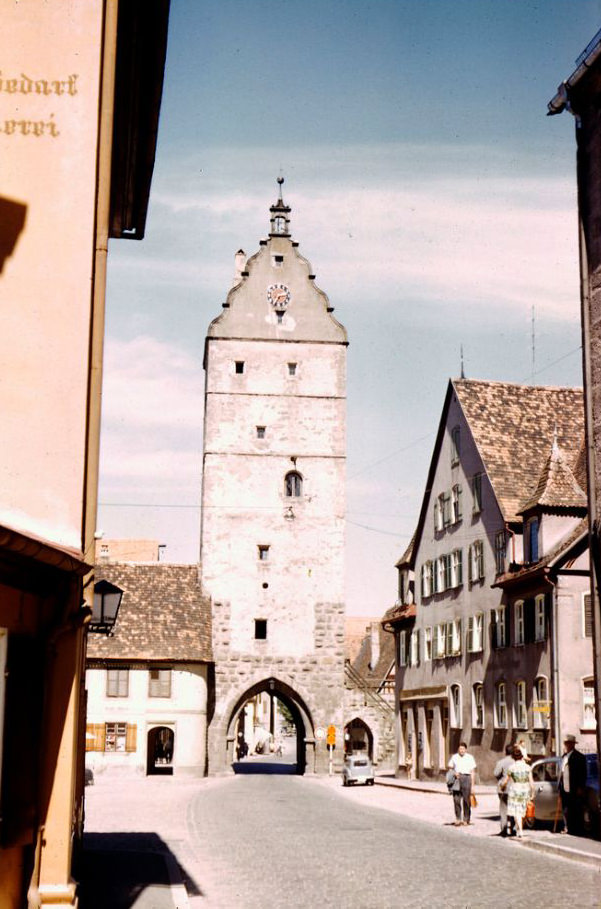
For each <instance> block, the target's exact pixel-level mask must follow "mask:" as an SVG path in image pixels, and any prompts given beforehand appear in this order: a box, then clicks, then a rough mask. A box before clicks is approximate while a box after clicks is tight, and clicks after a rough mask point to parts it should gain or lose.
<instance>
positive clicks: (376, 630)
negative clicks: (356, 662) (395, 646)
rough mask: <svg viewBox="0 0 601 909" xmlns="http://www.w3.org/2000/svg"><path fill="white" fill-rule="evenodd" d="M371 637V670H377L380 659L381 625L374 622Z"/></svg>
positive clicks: (371, 627) (371, 626)
mask: <svg viewBox="0 0 601 909" xmlns="http://www.w3.org/2000/svg"><path fill="white" fill-rule="evenodd" d="M369 630H370V637H371V657H370V659H369V668H370V669H375V668H376V666H377V665H378V660H379V659H380V623H379V622H372V623H371V624H370V627H369Z"/></svg>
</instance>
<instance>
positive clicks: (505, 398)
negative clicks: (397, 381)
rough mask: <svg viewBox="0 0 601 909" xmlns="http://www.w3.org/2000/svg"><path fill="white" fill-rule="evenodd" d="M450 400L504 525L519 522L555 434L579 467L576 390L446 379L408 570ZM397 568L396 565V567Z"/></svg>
mask: <svg viewBox="0 0 601 909" xmlns="http://www.w3.org/2000/svg"><path fill="white" fill-rule="evenodd" d="M453 394H455V395H456V396H457V400H458V402H459V404H460V406H461V408H462V410H463V414H464V416H465V419H466V421H467V423H468V426H469V429H470V431H471V434H472V438H473V440H474V444H475V445H476V447H477V449H478V452H479V454H480V457H481V459H482V462H483V464H484V467H485V470H486V473H487V475H488V478H489V480H490V483H491V485H492V488H493V492H494V494H495V496H496V499H497V502H498V504H499V508H500V510H501V512H502V514H503V517H504V519H505V520H506V521H508V522H509V521H520V520H521V519H520V518H519V517H518V512H519V508H520V505H521V504H522V502H524V501H526V500H527V499H528V498H529V497H530V496H531V495H532V493H533V492H534V490H535V489H536V487H537V485H538V481H539V478H540V475H541V472H542V469H543V466H544V463H545V459H546V457H547V452H548V451H549V448H550V446H551V442H552V440H553V438H554V434H555V433H557V439H558V442H559V444H560V445H561V447H562V448H563V451H564V453H565V455H566V458H567V460H568V463H570V464H574V465H575V468H574V469H576V465H577V464H580V465H581V463H582V439H583V436H584V401H583V392H582V389H581V388H561V387H552V386H535V385H517V384H515V383H512V382H484V381H477V380H475V379H450V380H449V384H448V386H447V392H446V396H445V400H444V405H443V408H442V413H441V417H440V422H439V424H438V431H437V434H436V441H435V443H434V449H433V452H432V459H431V461H430V467H429V469H428V477H427V479H426V488H425V490H424V496H423V499H422V505H421V510H420V515H419V521H418V524H417V529H416V531H415V537H414V539H413V540H412V546H413V548H412V552H411V555H410V559H411V564H414V562H415V554H416V552H417V551H418V549H419V545H420V542H421V536H422V532H423V527H424V521H425V518H426V514H427V509H428V502H429V498H430V493H431V491H432V485H433V483H434V477H435V474H436V468H437V465H438V457H439V453H440V449H441V446H442V442H443V438H444V434H445V429H446V423H447V415H448V411H449V406H450V404H451V400H452V397H453ZM397 565H398V563H397Z"/></svg>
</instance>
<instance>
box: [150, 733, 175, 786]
mask: <svg viewBox="0 0 601 909" xmlns="http://www.w3.org/2000/svg"><path fill="white" fill-rule="evenodd" d="M174 741H175V736H174V734H173V730H172V729H169V727H168V726H153V728H152V729H149V730H148V737H147V746H146V775H147V776H172V775H173V745H174Z"/></svg>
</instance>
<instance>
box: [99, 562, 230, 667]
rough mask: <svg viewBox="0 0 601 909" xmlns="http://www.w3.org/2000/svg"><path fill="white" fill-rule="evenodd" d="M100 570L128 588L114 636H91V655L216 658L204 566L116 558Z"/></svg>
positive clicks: (184, 659)
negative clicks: (202, 579) (202, 573)
mask: <svg viewBox="0 0 601 909" xmlns="http://www.w3.org/2000/svg"><path fill="white" fill-rule="evenodd" d="M94 574H95V580H96V581H99V580H101V579H104V580H107V581H109V582H110V583H111V584H115V585H116V586H117V587H120V588H121V589H122V590H123V591H124V593H123V599H122V600H121V607H120V609H119V615H118V616H117V623H116V625H115V630H114V635H113V637H105V636H104V635H101V634H90V635H89V636H88V659H89V660H103V659H111V660H115V659H117V660H165V661H170V662H176V661H177V662H193V661H199V662H210V661H211V660H212V659H213V656H212V646H211V605H210V601H209V599H208V598H207V597H204V596H203V595H202V593H201V589H200V580H199V567H198V565H169V564H168V563H162V562H151V563H137V564H136V563H133V562H129V563H127V562H115V563H108V564H99V565H97V566H96V570H95V573H94Z"/></svg>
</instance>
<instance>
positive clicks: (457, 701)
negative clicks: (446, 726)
mask: <svg viewBox="0 0 601 909" xmlns="http://www.w3.org/2000/svg"><path fill="white" fill-rule="evenodd" d="M449 708H450V709H449V722H450V724H451V727H452V728H453V729H461V728H462V726H463V722H462V713H463V708H462V703H461V685H451V688H450V691H449Z"/></svg>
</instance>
